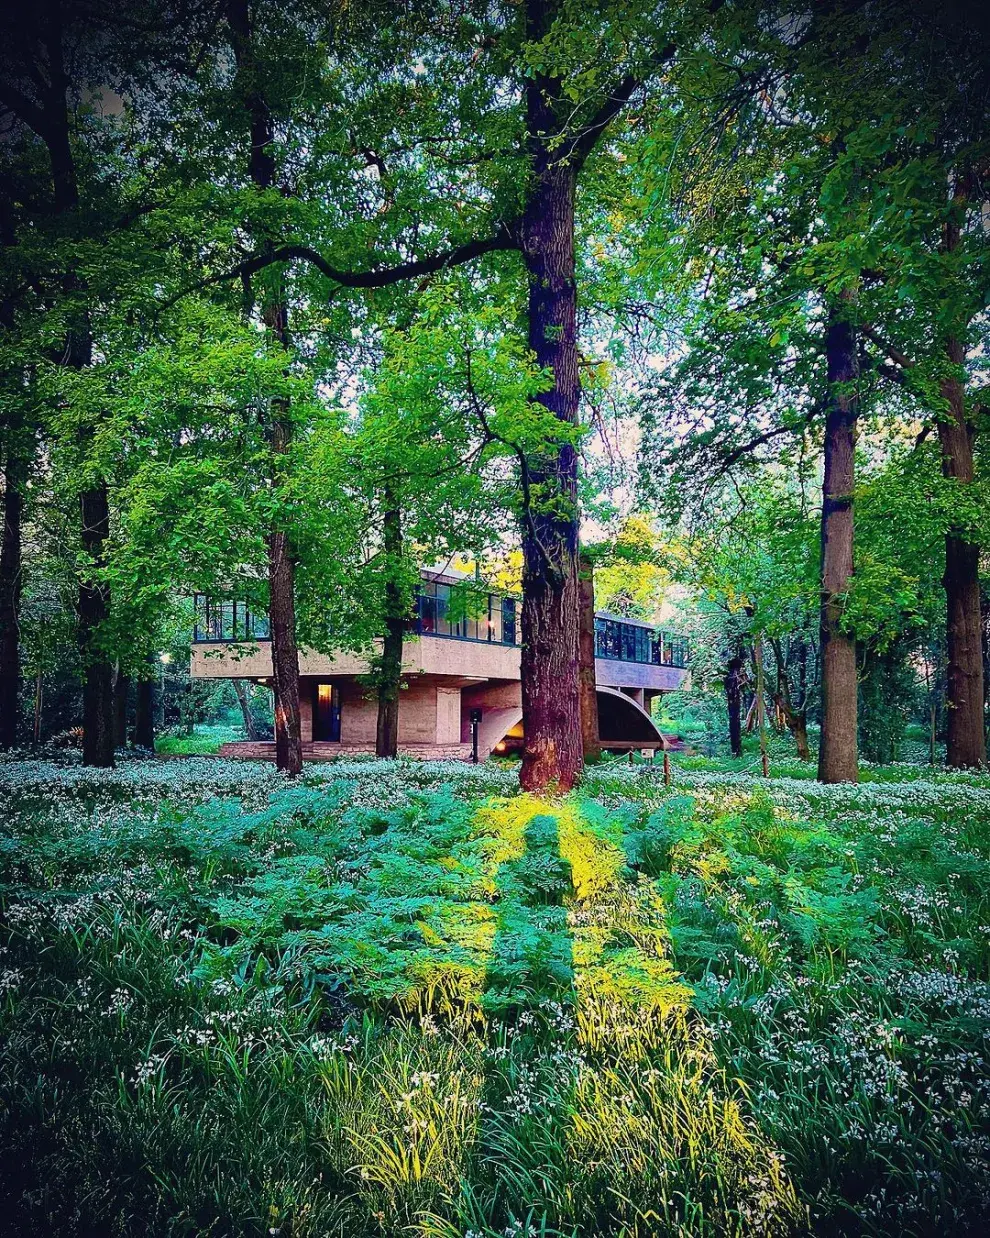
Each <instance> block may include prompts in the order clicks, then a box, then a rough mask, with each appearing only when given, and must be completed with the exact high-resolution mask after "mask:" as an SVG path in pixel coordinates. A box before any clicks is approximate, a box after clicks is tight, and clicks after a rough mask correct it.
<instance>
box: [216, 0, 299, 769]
mask: <svg viewBox="0 0 990 1238" xmlns="http://www.w3.org/2000/svg"><path fill="white" fill-rule="evenodd" d="M227 21H228V24H229V26H230V35H231V44H232V47H233V51H234V60H235V62H236V65H237V73H238V79H239V82H238V85H239V86H240V87H241V89H242V90H243V96H242V98H243V103H244V106H245V108H246V110H247V113H248V119H249V129H250V142H251V149H250V155H249V158H248V172H249V174H250V177H251V181H252V183H253V184H254V185H255V187H256V188H257V189H259V190H262V191H264V190H267V189H271V188H272V186H273V185H274V184H275V156H274V154H273V151H272V143H273V141H274V137H275V133H274V127H273V124H272V116H271V111H270V109H269V107H268V101H267V99H266V98H265V96H264V93H263V92H262V90H261V86H260V81H261V78H260V75H259V72H258V66H257V64H256V63H255V57H254V47H253V45H252V35H251V14H250V9H249V5H248V0H228V4H227ZM259 241H260V247H261V248H262V249H268V250H271V248H272V238H271V237H270V236H261V237H260V238H259ZM261 313H262V318H263V320H264V323H265V326H266V327H267V328H268V330H269V331H270V332H271V334H272V335H274V337H275V338H276V339H277V340H278V342H279V343H280V344H281V345H282V346H283V347H284V348H288V347H289V344H290V339H289V311H288V304H287V301H286V296H285V289H284V286H283V283H282V280H281V278H280V277H278V278H275V279H271V278H269V279H268V280H266V282H265V285H264V293H263V297H262V304H261ZM292 428H293V427H292V420H291V417H290V415H289V408H288V405H287V402H286V401H283V400H276V401H273V404H272V427H271V448H272V457H273V466H274V474H275V476H274V477H273V482H274V483H276V484H277V482H278V480H279V477H280V474H281V471H282V468H283V465H284V461H285V458H286V455H287V453H288V450H289V445H290V443H291V441H292ZM295 574H296V572H295V550H294V548H293V545H292V541H291V538H290V537H289V534H288V533H287V532H286V531H285V530H284V529H282V528H279V527H277V526H274V527H273V528H272V529H271V530H270V531H269V534H268V589H269V602H268V617H269V632H270V637H271V653H272V685H273V688H274V691H275V764H276V765H277V767H278V768H279V769H280V770H284V771H285V773H287V774H292V775H296V774H299V773H301V772H302V766H303V758H302V726H301V714H300V707H299V647H298V645H297V643H296V603H295Z"/></svg>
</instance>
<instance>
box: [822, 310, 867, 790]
mask: <svg viewBox="0 0 990 1238" xmlns="http://www.w3.org/2000/svg"><path fill="white" fill-rule="evenodd" d="M851 309H852V297H851V296H847V297H844V298H843V301H842V303H840V305H839V306H837V307H835V308H833V310H832V313H831V316H830V319H829V325H828V336H827V340H826V353H827V360H828V384H829V395H828V408H827V412H826V417H825V482H824V487H823V491H822V553H821V650H822V663H821V665H822V730H821V745H820V747H819V751H818V778H819V781H820V782H857V781H858V779H859V763H858V753H857V736H856V727H857V718H856V712H857V676H856V641H855V639H854V638H853V637H852V636H850V635H849V634H847V633H846V632H844V631H843V630H842V617H843V611H844V608H845V595H846V593H847V592H848V590H849V587H850V585H851V584H852V577H853V491H854V487H855V481H856V456H855V452H856V417H857V413H858V401H857V397H856V395H855V392H854V390H853V384H855V383H856V382H857V380H858V377H859V363H858V357H857V352H856V332H855V329H854V327H853V324H852V322H851V321H850V317H849V314H850V311H851Z"/></svg>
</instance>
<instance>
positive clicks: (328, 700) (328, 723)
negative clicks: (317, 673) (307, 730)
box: [313, 683, 340, 744]
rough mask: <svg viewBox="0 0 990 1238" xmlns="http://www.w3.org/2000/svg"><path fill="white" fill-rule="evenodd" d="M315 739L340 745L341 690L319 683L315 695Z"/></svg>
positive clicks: (335, 686) (330, 684)
mask: <svg viewBox="0 0 990 1238" xmlns="http://www.w3.org/2000/svg"><path fill="white" fill-rule="evenodd" d="M313 739H314V740H320V741H323V742H327V741H329V742H331V743H334V744H339V743H340V689H339V688H338V687H337V685H336V684H332V683H318V684H317V685H316V688H315V691H314V693H313Z"/></svg>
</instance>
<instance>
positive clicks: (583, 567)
mask: <svg viewBox="0 0 990 1238" xmlns="http://www.w3.org/2000/svg"><path fill="white" fill-rule="evenodd" d="M578 601H579V604H580V607H581V613H580V616H579V620H578V622H579V628H578V658H579V664H578V682H579V686H580V692H581V742H582V747H583V749H584V760H585V763H586V764H588V763H591V762H594V761H597V760H599V758H600V757H601V755H602V745H601V739H600V737H599V731H598V684H597V681H596V678H595V565H594V562H593V560H592V558H591V556H590V555H589V554H588V553H587V552H585V551H582V552H581V553H580V555H579V558H578Z"/></svg>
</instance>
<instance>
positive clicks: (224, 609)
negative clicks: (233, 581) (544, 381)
mask: <svg viewBox="0 0 990 1238" xmlns="http://www.w3.org/2000/svg"><path fill="white" fill-rule="evenodd" d="M193 602H194V608H195V622H194V624H193V642H194V643H195V644H202V643H203V642H204V641H217V642H221V641H226V642H229V643H231V644H234V643H235V642H237V641H265V640H269V639H270V632H269V628H268V616H267V615H265V614H261V615H258V614H255V613H254V611H252V610H250V609H249V608H248V605H247V603H246V602H232V601H224V600H220V601H218V600H216V599H215V598H209V597H207V596H206V594H205V593H197V594H196V595H195V597H194V599H193Z"/></svg>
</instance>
